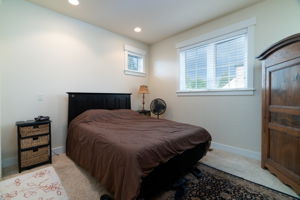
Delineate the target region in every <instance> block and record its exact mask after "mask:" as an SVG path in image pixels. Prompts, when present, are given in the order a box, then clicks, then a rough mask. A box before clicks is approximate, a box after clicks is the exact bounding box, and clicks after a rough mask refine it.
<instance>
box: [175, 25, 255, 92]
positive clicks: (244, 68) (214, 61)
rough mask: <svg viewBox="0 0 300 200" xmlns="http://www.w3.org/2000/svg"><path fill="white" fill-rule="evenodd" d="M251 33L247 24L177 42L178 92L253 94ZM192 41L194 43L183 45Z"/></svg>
mask: <svg viewBox="0 0 300 200" xmlns="http://www.w3.org/2000/svg"><path fill="white" fill-rule="evenodd" d="M228 31H229V30H228ZM222 32H224V30H222V31H220V33H222ZM251 33H253V31H252V30H249V28H248V27H247V28H243V29H240V30H238V31H231V32H229V33H227V34H221V35H218V36H215V35H216V34H212V35H214V36H213V37H211V38H208V36H207V35H206V36H205V37H206V38H208V39H205V40H203V41H200V42H196V43H194V42H195V40H193V41H185V42H182V43H181V44H179V45H178V46H179V55H180V84H179V87H180V89H179V91H178V92H177V93H178V94H192V93H193V94H200V95H203V94H204V95H227V94H229V95H239V94H241V95H243V94H244V95H253V88H252V87H253V66H251V65H253V61H250V60H252V49H251V48H252V47H253V45H249V39H251V38H252V37H253V36H252V35H251ZM191 42H192V43H193V44H190V45H186V44H189V43H191ZM249 47H251V48H249ZM249 58H251V59H249Z"/></svg>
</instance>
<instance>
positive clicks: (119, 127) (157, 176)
mask: <svg viewBox="0 0 300 200" xmlns="http://www.w3.org/2000/svg"><path fill="white" fill-rule="evenodd" d="M68 94H69V112H68V123H69V129H68V136H67V144H66V153H67V155H68V156H69V157H70V158H71V159H72V160H73V161H74V162H75V163H76V164H78V165H79V166H81V167H82V168H84V169H85V170H87V171H88V172H89V173H90V174H91V175H92V176H94V177H95V178H96V179H97V180H98V181H99V182H101V183H102V184H103V185H104V186H105V187H106V189H107V190H108V191H109V192H111V193H112V194H113V195H114V198H115V199H116V200H131V199H137V198H139V197H148V196H150V195H152V194H154V193H156V192H158V191H159V190H160V189H162V188H164V187H166V186H168V185H170V184H171V183H173V182H174V181H176V180H177V179H178V178H179V177H180V176H182V175H183V174H184V173H186V172H187V171H188V170H190V169H191V168H192V166H193V165H194V164H195V163H196V162H197V161H198V160H199V159H201V158H202V157H203V156H204V155H205V153H206V152H207V150H208V148H209V145H210V141H211V136H210V134H209V133H208V132H207V131H206V130H205V129H203V128H201V127H197V126H192V125H188V124H183V123H177V122H173V121H169V120H164V119H154V118H149V117H146V116H143V115H140V114H138V113H137V112H134V111H132V110H130V109H131V101H130V94H123V93H118V94H115V93H68Z"/></svg>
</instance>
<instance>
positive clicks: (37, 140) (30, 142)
mask: <svg viewBox="0 0 300 200" xmlns="http://www.w3.org/2000/svg"><path fill="white" fill-rule="evenodd" d="M48 143H49V135H45V136H37V137H32V138H26V139H21V149H25V148H30V147H35V146H40V145H44V144H48Z"/></svg>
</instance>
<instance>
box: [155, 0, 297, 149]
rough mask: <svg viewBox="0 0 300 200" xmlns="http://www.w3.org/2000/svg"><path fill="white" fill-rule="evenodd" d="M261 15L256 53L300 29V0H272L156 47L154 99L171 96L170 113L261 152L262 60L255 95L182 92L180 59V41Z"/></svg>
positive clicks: (257, 65)
mask: <svg viewBox="0 0 300 200" xmlns="http://www.w3.org/2000/svg"><path fill="white" fill-rule="evenodd" d="M252 17H256V20H257V24H256V28H255V44H254V46H255V55H258V54H259V53H260V52H261V51H262V50H264V49H265V48H267V47H268V46H269V45H271V44H272V43H274V42H277V41H278V40H280V39H283V38H284V37H286V36H289V35H291V34H294V33H299V32H300V1H299V0H268V1H263V2H261V3H258V4H255V5H253V6H251V7H248V8H246V9H243V10H240V11H237V12H235V13H232V14H230V15H227V16H223V17H221V18H218V19H216V20H213V21H210V22H209V23H206V24H203V25H200V26H198V27H196V28H193V29H191V30H188V31H185V32H183V33H180V34H178V35H175V36H173V37H170V38H168V39H166V40H163V41H161V42H158V43H156V44H154V45H152V46H151V50H150V51H151V58H150V79H149V81H150V89H151V91H152V94H151V98H155V97H161V98H163V99H165V100H166V102H167V105H168V109H167V112H166V114H165V118H168V119H171V120H175V121H180V122H187V123H191V124H195V125H200V126H203V127H205V128H206V129H208V130H209V132H210V133H211V134H212V137H213V141H214V142H217V143H221V144H225V145H229V146H233V147H239V148H242V149H248V150H250V151H254V152H259V151H260V143H261V142H260V137H261V64H260V62H258V61H256V62H255V70H254V71H255V72H254V87H255V88H256V91H255V95H254V96H197V97H195V96H192V97H191V96H190V97H187V96H180V97H178V96H176V90H177V89H178V88H177V86H178V80H179V73H178V72H179V62H178V56H177V51H176V48H175V45H176V43H178V42H181V41H184V40H188V39H191V38H194V37H197V36H199V35H201V34H205V33H209V32H211V31H214V30H216V29H220V28H222V27H224V26H226V25H230V24H234V23H237V22H240V21H243V20H247V19H249V18H252Z"/></svg>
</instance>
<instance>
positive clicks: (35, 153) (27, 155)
mask: <svg viewBox="0 0 300 200" xmlns="http://www.w3.org/2000/svg"><path fill="white" fill-rule="evenodd" d="M48 152H49V147H41V148H37V149H36V150H34V149H32V150H27V151H22V152H21V159H22V160H24V161H25V160H28V159H31V158H35V157H40V156H43V155H48Z"/></svg>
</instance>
